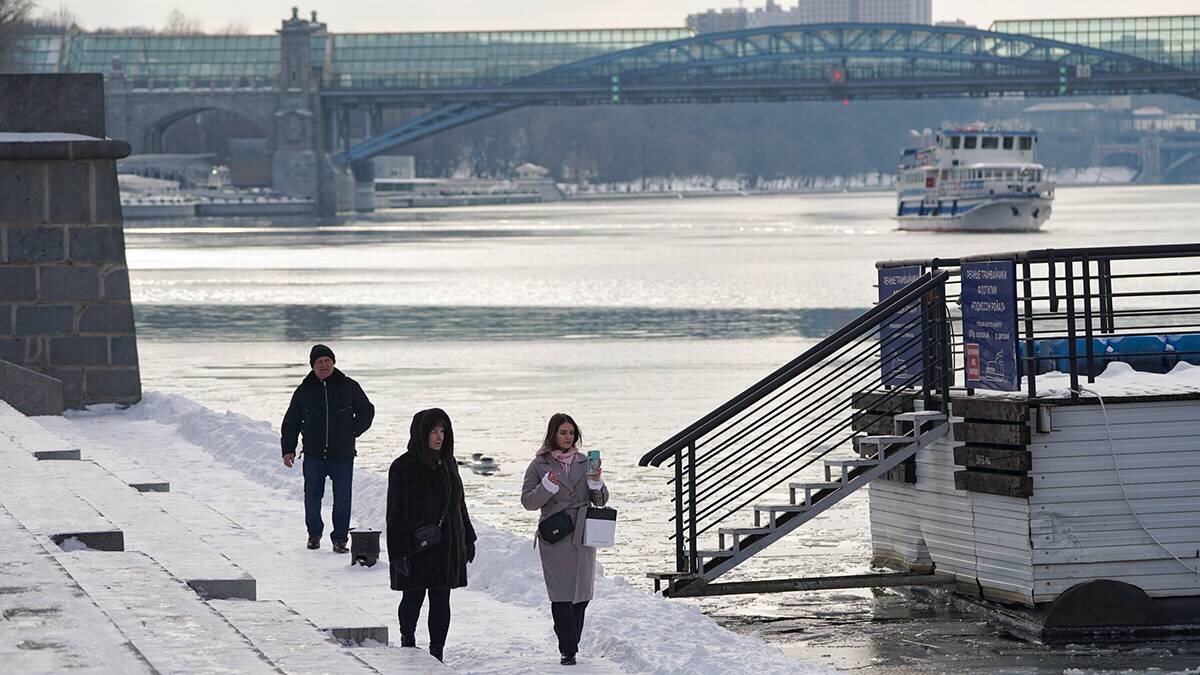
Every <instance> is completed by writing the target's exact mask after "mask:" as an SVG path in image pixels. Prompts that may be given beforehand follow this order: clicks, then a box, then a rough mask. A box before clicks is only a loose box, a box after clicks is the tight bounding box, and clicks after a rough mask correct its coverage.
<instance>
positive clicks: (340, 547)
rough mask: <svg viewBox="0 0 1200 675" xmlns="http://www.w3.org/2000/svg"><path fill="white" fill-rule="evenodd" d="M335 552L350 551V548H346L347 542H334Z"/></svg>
mask: <svg viewBox="0 0 1200 675" xmlns="http://www.w3.org/2000/svg"><path fill="white" fill-rule="evenodd" d="M333 552H334V553H349V552H350V549H348V548H346V542H344V541H335V542H333Z"/></svg>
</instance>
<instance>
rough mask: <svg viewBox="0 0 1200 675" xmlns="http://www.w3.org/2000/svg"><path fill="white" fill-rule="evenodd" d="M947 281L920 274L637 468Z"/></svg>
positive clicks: (942, 275)
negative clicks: (917, 277)
mask: <svg viewBox="0 0 1200 675" xmlns="http://www.w3.org/2000/svg"><path fill="white" fill-rule="evenodd" d="M948 277H949V273H948V272H947V271H945V270H938V271H936V272H928V273H926V274H924V275H923V276H921V277H920V278H919V279H917V280H915V281H913V282H912V283H911V284H909V285H908V286H906V287H905V288H904V289H902V290H900V291H897V292H896V293H895V294H893V295H892V296H891V297H889V298H888V299H886V300H884V301H883V302H880V303H879V304H877V305H875V306H874V307H872V308H871V309H869V310H867V311H866V312H865V313H864V314H862V315H861V316H859V317H858V318H856V319H854V320H853V321H851V322H850V323H848V324H846V325H845V326H843V327H841V328H839V329H838V330H836V331H834V333H833V334H831V335H830V336H829V337H827V338H825V339H824V340H822V341H821V342H819V343H817V344H816V345H814V346H813V347H812V348H810V349H809V350H807V351H806V352H804V353H803V354H801V355H800V356H797V357H796V358H794V359H792V360H791V361H789V362H788V363H786V364H784V365H783V366H781V367H779V368H778V369H776V370H775V371H774V372H772V373H771V374H770V375H767V376H766V377H764V378H763V379H761V380H759V381H758V382H756V383H754V384H753V385H751V386H750V387H749V388H747V389H746V390H745V391H743V392H742V393H740V394H738V395H737V396H735V397H733V398H732V399H730V400H729V401H726V402H725V403H724V404H722V405H720V406H718V407H717V408H716V409H714V410H713V411H712V412H710V413H708V414H707V415H705V416H704V417H702V418H700V419H699V420H697V421H696V422H693V423H692V424H690V425H688V426H687V427H686V428H684V429H683V430H682V431H680V432H678V433H676V434H675V435H674V436H672V437H671V438H669V439H667V440H666V441H664V442H663V443H660V444H659V445H658V446H657V447H655V448H654V449H653V450H651V451H649V452H647V453H646V454H644V455H642V457H641V459H640V460H638V464H639V465H640V466H661V465H662V463H663V462H665V461H666V460H667V459H669V458H670V457H671V456H673V455H674V454H675V453H677V452H679V451H680V450H682V449H684V448H686V447H687V446H688V445H689V444H691V443H693V442H695V441H696V440H697V439H699V438H700V437H702V436H703V435H704V434H706V433H708V432H709V431H712V430H713V429H715V428H716V427H718V426H720V425H721V424H723V423H724V422H726V421H728V420H730V419H731V418H733V417H734V416H735V415H737V414H738V413H739V412H742V411H743V410H745V409H747V408H748V407H750V406H751V405H753V404H755V403H757V402H758V401H760V400H762V399H763V398H765V397H766V396H768V395H769V394H771V393H772V392H774V391H776V390H778V389H779V388H781V387H783V386H784V385H786V384H788V383H789V382H790V381H791V380H792V379H793V378H794V377H796V376H797V375H799V374H801V373H803V372H804V371H805V370H807V369H808V368H810V367H812V366H813V365H815V364H818V363H820V362H821V361H822V360H823V359H824V358H825V357H826V356H828V355H829V354H831V353H833V352H834V351H836V350H838V349H840V348H842V347H844V346H845V345H847V344H849V342H850V341H852V340H855V339H857V338H859V337H861V336H862V335H864V334H865V333H866V332H867V331H869V330H872V329H874V328H877V327H879V326H880V325H882V324H883V323H884V321H886V320H887V319H889V318H891V317H892V316H893V315H894V314H897V313H899V312H900V311H901V310H904V309H905V308H907V307H908V306H909V305H911V304H912V303H913V302H914V301H917V300H919V299H920V298H921V297H922V296H923V295H925V294H926V293H928V292H929V291H931V290H933V289H934V288H936V287H938V286H939V285H941V284H944V283H945V281H946V279H947V278H948Z"/></svg>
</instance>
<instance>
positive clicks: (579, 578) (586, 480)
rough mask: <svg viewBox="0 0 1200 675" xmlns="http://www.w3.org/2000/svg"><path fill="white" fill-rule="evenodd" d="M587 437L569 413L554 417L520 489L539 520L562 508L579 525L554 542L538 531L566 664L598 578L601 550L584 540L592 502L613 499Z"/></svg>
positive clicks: (569, 662) (570, 660) (523, 501)
mask: <svg viewBox="0 0 1200 675" xmlns="http://www.w3.org/2000/svg"><path fill="white" fill-rule="evenodd" d="M582 440H583V439H582V435H581V434H580V433H579V426H578V425H577V424H575V420H573V419H571V416H570V415H567V414H565V413H556V414H555V415H554V416H552V417H551V418H550V423H549V424H548V425H547V427H546V438H545V440H543V441H542V447H541V448H539V449H538V451H537V456H535V457H534V458H533V461H532V462H530V463H529V468H528V469H526V470H525V484H524V486H523V487H522V489H521V505H522V506H524V507H525V508H527V509H529V510H530V511H533V510H536V509H541V516H540V518H539V520H545V519H547V518H549V517H550V516H552V515H554V514H556V513H559V512H560V511H561V512H566V514H567V515H568V516H569V517H570V519H571V522H572V523H573V524H574V530H573V531H572V532H571V534H569V535H568V536H566V537H565V538H563V539H560V540H558V541H556V542H554V543H547V542H546V540H545V539H543V538H542V536H541V535H540V534H539V535H535V538H536V539H537V547H538V552H539V553H540V554H541V558H542V576H543V577H544V578H545V580H546V593H547V594H548V595H549V596H550V613H551V614H552V615H553V617H554V634H555V635H557V636H558V651H559V652H560V653H561V654H562V660H561V661H560V663H562V664H563V665H564V666H573V665H575V653H576V652H577V651H578V650H579V637H580V636H581V635H582V634H583V617H584V613H585V612H586V611H587V604H588V601H589V600H591V599H592V588H593V586H594V583H595V578H596V549H594V548H592V547H590V546H584V545H583V525H584V520H585V519H586V517H587V507H589V506H593V505H594V506H604V504H605V503H607V502H608V488H607V487H605V485H604V481H603V480H602V479H601V477H600V468H599V466H597V467H596V471H595V473H592V474H589V473H588V467H587V458H586V457H584V455H583V454H582V453H580V452H579V443H580V442H581V441H582Z"/></svg>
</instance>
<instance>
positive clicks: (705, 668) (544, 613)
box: [69, 392, 824, 673]
mask: <svg viewBox="0 0 1200 675" xmlns="http://www.w3.org/2000/svg"><path fill="white" fill-rule="evenodd" d="M69 417H70V420H71V421H72V423H73V424H74V425H75V427H76V428H77V429H78V432H79V434H81V435H84V436H86V437H89V438H92V439H95V442H96V443H101V444H106V445H108V446H109V447H112V448H114V449H117V450H120V451H121V452H122V454H125V455H126V456H128V457H130V458H131V459H134V460H135V461H137V462H139V463H141V464H142V465H143V466H145V467H146V468H147V469H150V470H152V471H154V472H155V473H157V474H158V475H159V476H161V477H162V478H164V479H165V480H168V481H169V482H170V483H171V489H172V491H176V490H178V491H182V492H186V493H187V494H189V495H190V496H192V497H193V498H195V499H198V500H200V501H202V502H204V503H206V504H208V505H209V506H211V507H212V508H214V509H215V510H217V511H220V512H221V513H224V514H225V515H226V516H229V517H231V518H233V519H235V520H236V521H238V522H240V523H241V524H242V525H243V526H244V527H250V528H252V529H253V530H254V531H255V532H256V533H257V534H258V535H259V536H260V537H261V538H263V539H264V540H265V541H267V542H268V543H270V544H271V545H272V546H273V547H275V548H278V549H279V550H280V551H281V552H282V553H283V555H284V556H285V557H286V558H288V559H289V560H291V561H292V562H294V564H295V565H296V566H297V567H298V568H306V569H309V570H311V573H312V574H313V575H314V578H315V579H316V580H317V581H318V582H320V583H324V584H328V585H330V586H332V587H334V588H337V589H339V590H344V592H345V594H346V598H347V599H348V600H349V601H350V602H352V603H353V604H355V605H357V606H359V607H361V608H363V609H364V610H366V611H367V612H369V613H371V614H372V615H374V616H375V617H376V618H377V619H378V620H379V621H381V622H384V623H386V624H387V625H388V627H389V632H390V633H391V635H392V636H398V635H399V626H398V623H397V619H396V605H397V603H398V602H399V599H400V594H399V593H395V592H393V591H391V590H390V589H389V588H388V574H387V559H386V555H387V554H386V542H385V543H384V546H383V549H384V552H383V553H382V557H381V559H380V564H377V565H375V566H374V567H372V568H364V567H351V566H349V564H348V563H349V560H348V557H347V556H338V555H335V554H333V553H331V552H330V549H329V540H328V536H326V538H325V540H324V542H323V547H322V549H320V550H319V551H308V550H306V549H305V548H304V542H305V539H306V534H305V532H304V524H303V510H304V509H303V501H302V490H303V479H302V476H301V473H300V467H299V466H298V465H297V466H296V467H295V468H293V469H288V468H286V467H284V466H283V463H282V462H281V461H280V453H279V437H278V433H277V432H276V431H275V430H274V429H273V428H272V427H271V425H270V424H268V423H266V422H261V421H257V420H253V419H250V418H248V417H245V416H243V415H239V414H236V413H233V412H226V413H224V414H222V413H217V412H214V411H212V410H209V409H208V408H205V407H203V406H201V405H199V404H197V403H195V402H193V401H190V400H188V399H186V398H183V397H180V396H171V395H163V394H158V393H154V392H147V393H146V395H145V397H144V398H143V400H142V402H141V403H140V404H138V405H136V406H134V407H132V408H129V409H128V410H124V411H121V410H117V409H115V408H113V407H109V406H99V407H96V408H93V409H91V410H89V411H86V412H77V413H70V414H69ZM85 447H86V446H85ZM386 493H387V481H386V478H385V477H383V476H380V475H377V474H373V473H369V472H367V471H364V470H361V469H360V470H359V471H356V472H355V476H354V515H353V519H352V522H351V525H352V526H359V527H364V528H368V527H369V528H373V529H383V524H384V522H385V513H386V505H385V498H386ZM330 494H331V493H330V492H329V491H327V492H326V500H325V511H326V515H325V518H326V523H327V525H326V526H327V527H328V523H329V512H328V510H329V506H330V498H329V497H330ZM468 506H469V505H468ZM513 508H520V506H519V505H517V504H514V505H513ZM474 524H475V529H476V532H477V533H478V534H479V542H478V544H477V550H478V556H477V558H476V560H475V563H474V564H472V565H470V566H469V567H468V577H469V579H470V583H469V585H468V587H467V588H466V589H458V590H456V591H455V592H454V593H453V594H452V595H451V607H452V611H453V613H454V617H453V620H452V622H451V626H450V636H449V638H448V640H447V645H446V663H447V664H448V665H450V666H451V667H453V668H455V669H457V670H461V671H464V672H473V673H492V672H494V673H517V672H538V671H543V670H545V669H547V668H549V669H557V668H559V665H558V654H557V648H556V641H555V638H554V633H553V629H552V624H551V621H550V612H549V603H548V601H547V600H546V593H545V586H544V585H543V582H542V575H541V566H540V564H539V562H538V556H537V552H536V550H535V549H534V548H533V537H532V533H530V534H529V535H528V536H520V535H516V534H513V533H511V532H507V531H503V530H499V529H496V528H494V527H491V526H489V525H487V524H486V523H483V522H479V520H478V518H476V519H474ZM326 532H328V530H327V531H326ZM600 557H601V559H603V557H604V553H603V552H601V554H600ZM648 562H649V561H648ZM423 617H424V615H423ZM422 623H423V621H422ZM393 639H396V640H397V641H398V638H395V637H394V638H393ZM418 644H419V645H424V644H427V638H426V636H425V629H424V626H423V625H422V626H421V627H420V628H419V629H418ZM580 666H581V667H578V668H576V669H573V670H572V672H577V673H584V672H660V673H670V672H689V673H692V672H725V671H739V672H758V673H808V672H824V669H822V668H817V667H814V666H811V665H809V664H806V663H803V662H799V661H796V660H794V659H791V658H789V657H786V656H784V655H783V654H782V653H781V652H780V651H779V650H778V649H776V648H775V647H772V646H770V645H768V644H766V643H765V642H763V641H762V640H760V639H758V638H757V637H752V636H740V635H736V634H734V633H731V632H729V631H727V630H725V629H723V628H721V627H720V626H718V625H717V624H716V623H715V622H714V621H713V620H712V619H710V618H708V617H707V616H705V615H704V614H702V613H701V612H700V611H699V610H698V609H697V608H696V607H694V606H692V605H687V604H683V603H677V602H673V601H669V600H666V599H663V598H661V597H659V596H657V595H653V594H650V593H647V592H645V591H642V590H640V589H637V588H634V587H633V586H631V585H630V584H629V583H628V582H627V581H626V580H625V579H624V578H622V577H619V576H615V577H607V576H603V572H602V571H601V573H600V577H599V578H598V579H597V581H596V595H595V598H594V600H593V601H592V604H591V605H589V607H588V614H587V626H586V629H585V632H584V637H583V641H582V643H581V645H580Z"/></svg>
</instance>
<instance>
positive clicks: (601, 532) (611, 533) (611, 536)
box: [583, 507, 617, 548]
mask: <svg viewBox="0 0 1200 675" xmlns="http://www.w3.org/2000/svg"><path fill="white" fill-rule="evenodd" d="M616 536H617V510H616V509H610V508H599V509H598V508H595V507H588V510H587V518H586V519H585V520H584V524H583V545H584V546H591V547H593V548H608V547H609V546H612V545H613V544H614V543H616Z"/></svg>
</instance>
